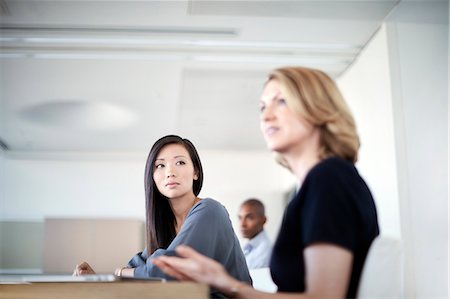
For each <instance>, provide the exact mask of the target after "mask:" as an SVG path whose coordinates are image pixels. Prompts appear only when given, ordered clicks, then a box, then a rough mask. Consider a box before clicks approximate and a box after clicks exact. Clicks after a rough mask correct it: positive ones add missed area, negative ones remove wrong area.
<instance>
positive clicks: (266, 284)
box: [249, 267, 277, 293]
mask: <svg viewBox="0 0 450 299" xmlns="http://www.w3.org/2000/svg"><path fill="white" fill-rule="evenodd" d="M249 272H250V276H251V277H252V281H253V288H255V289H256V290H258V291H263V292H269V293H275V292H276V291H277V286H276V285H275V284H274V283H273V281H272V276H271V275H270V269H269V268H268V267H267V268H259V269H249Z"/></svg>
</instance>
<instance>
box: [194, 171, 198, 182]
mask: <svg viewBox="0 0 450 299" xmlns="http://www.w3.org/2000/svg"><path fill="white" fill-rule="evenodd" d="M196 180H198V174H197V172H194V181H196Z"/></svg>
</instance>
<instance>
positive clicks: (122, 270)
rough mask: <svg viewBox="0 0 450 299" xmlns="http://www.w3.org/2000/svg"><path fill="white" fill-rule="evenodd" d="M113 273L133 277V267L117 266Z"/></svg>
mask: <svg viewBox="0 0 450 299" xmlns="http://www.w3.org/2000/svg"><path fill="white" fill-rule="evenodd" d="M114 275H116V276H120V277H134V268H129V267H123V268H117V269H116V270H115V271H114Z"/></svg>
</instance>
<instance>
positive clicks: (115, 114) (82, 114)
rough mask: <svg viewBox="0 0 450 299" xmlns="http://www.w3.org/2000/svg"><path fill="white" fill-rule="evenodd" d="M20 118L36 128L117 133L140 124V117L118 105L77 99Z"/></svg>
mask: <svg viewBox="0 0 450 299" xmlns="http://www.w3.org/2000/svg"><path fill="white" fill-rule="evenodd" d="M20 115H21V116H22V117H23V118H25V119H26V120H28V121H30V122H33V123H35V124H41V125H45V126H50V127H55V128H70V129H82V130H117V129H121V128H126V127H129V126H131V125H132V124H133V123H135V122H136V120H137V116H136V114H134V113H133V112H131V111H129V110H128V109H126V108H123V107H121V106H119V105H116V104H111V103H108V102H102V101H84V100H73V99H71V100H52V101H48V102H44V103H41V104H37V105H34V106H30V107H26V108H23V109H22V110H21V111H20Z"/></svg>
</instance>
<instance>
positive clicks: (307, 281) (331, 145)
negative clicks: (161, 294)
mask: <svg viewBox="0 0 450 299" xmlns="http://www.w3.org/2000/svg"><path fill="white" fill-rule="evenodd" d="M260 110H261V117H260V124H261V131H262V134H263V136H264V138H265V140H266V143H267V146H268V148H269V149H270V150H271V151H273V152H275V153H276V154H277V160H278V161H279V162H280V163H281V164H282V165H284V166H286V167H287V168H288V169H289V170H290V171H291V172H292V173H293V174H294V175H295V176H296V177H297V179H298V181H299V183H300V185H301V187H300V190H299V191H298V193H297V194H296V196H295V197H294V198H293V199H292V201H291V202H290V203H289V205H288V207H287V208H286V213H285V215H284V218H283V222H282V225H281V228H280V232H279V235H278V237H277V240H276V242H275V245H274V248H273V253H272V257H271V262H270V269H271V274H272V278H273V281H274V282H275V284H276V285H277V286H278V292H277V293H275V294H268V293H263V292H259V291H256V290H255V289H253V288H252V287H251V286H249V285H248V284H245V283H242V282H240V281H238V280H236V279H235V278H233V277H231V276H230V275H229V274H228V273H227V272H226V271H225V269H224V267H223V266H222V265H220V264H219V263H217V262H215V261H213V260H211V259H209V258H207V257H205V256H203V255H201V254H199V253H197V252H196V251H195V250H193V249H192V248H190V247H187V246H179V247H178V248H177V253H178V255H179V257H160V258H158V259H155V260H154V261H153V263H154V264H155V265H157V266H158V267H159V268H160V269H161V270H162V271H164V272H166V273H168V274H170V275H172V276H174V277H176V278H178V279H181V280H194V281H198V282H203V283H208V284H209V285H211V286H213V287H215V288H217V289H219V290H220V291H221V292H223V293H224V294H226V295H228V296H229V297H235V298H266V297H267V298H269V297H270V298H354V297H355V296H356V293H357V288H358V283H359V279H360V275H361V271H362V267H363V264H364V261H365V258H366V255H367V252H368V249H369V247H370V245H371V243H372V241H373V239H374V238H375V237H376V236H377V235H378V234H379V228H378V221H377V212H376V208H375V204H374V201H373V198H372V195H371V193H370V190H369V189H368V187H367V185H366V184H365V182H364V180H363V179H362V178H361V177H360V175H359V174H358V171H357V170H356V168H355V166H354V163H355V162H356V160H357V156H358V149H359V138H358V135H357V133H356V127H355V122H354V120H353V117H352V115H351V113H350V111H349V109H348V107H347V105H346V104H345V102H344V100H343V98H342V96H341V94H340V92H339V90H338V88H337V87H336V85H335V83H334V82H333V80H332V79H330V78H329V77H328V76H327V75H326V74H325V73H323V72H321V71H318V70H314V69H308V68H302V67H286V68H281V69H276V70H274V71H273V72H272V73H271V74H270V75H269V78H268V80H267V82H266V84H265V86H264V90H263V93H262V96H261V101H260ZM180 257H181V258H180Z"/></svg>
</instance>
